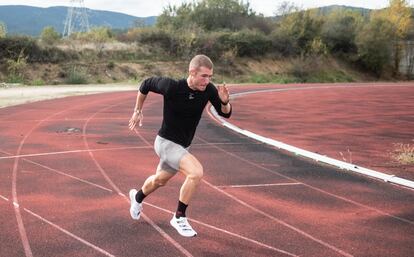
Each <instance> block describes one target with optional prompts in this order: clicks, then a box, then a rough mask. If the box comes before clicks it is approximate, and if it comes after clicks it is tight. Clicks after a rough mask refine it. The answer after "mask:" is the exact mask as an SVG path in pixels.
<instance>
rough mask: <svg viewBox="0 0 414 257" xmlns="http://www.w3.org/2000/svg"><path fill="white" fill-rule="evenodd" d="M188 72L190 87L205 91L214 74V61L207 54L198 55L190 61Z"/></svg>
mask: <svg viewBox="0 0 414 257" xmlns="http://www.w3.org/2000/svg"><path fill="white" fill-rule="evenodd" d="M188 73H189V75H188V80H187V81H188V84H189V86H190V88H191V89H193V90H198V91H204V90H205V89H206V86H207V85H208V83H210V80H211V78H212V76H213V62H212V61H211V60H210V58H208V57H207V56H205V55H196V56H194V58H193V59H192V60H191V61H190V65H189V67H188Z"/></svg>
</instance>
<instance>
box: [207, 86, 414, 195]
mask: <svg viewBox="0 0 414 257" xmlns="http://www.w3.org/2000/svg"><path fill="white" fill-rule="evenodd" d="M367 86H368V85H366V86H363V85H362V86H353V87H367ZM369 86H371V87H372V86H374V85H369ZM379 86H386V85H379ZM336 87H338V88H339V87H341V86H336ZM321 88H332V86H315V87H306V88H300V87H299V88H283V89H265V90H257V91H250V92H243V93H237V94H233V95H232V98H234V97H239V96H243V95H247V94H255V93H262V92H280V91H289V90H310V89H321ZM341 88H343V87H341ZM210 112H211V113H212V115H213V116H214V118H215V119H216V120H218V121H219V122H220V123H221V124H222V125H223V126H225V127H227V128H229V129H231V130H233V131H235V132H237V133H239V134H242V135H245V136H247V137H249V138H252V139H254V140H256V141H259V142H262V143H265V144H268V145H271V146H274V147H276V148H279V149H283V150H286V151H288V152H291V153H294V154H296V155H299V156H303V157H306V158H310V159H312V160H315V161H317V162H323V163H326V164H330V165H333V166H335V167H338V168H340V169H344V170H348V171H353V172H356V173H359V174H363V175H366V176H369V177H373V178H376V179H380V180H382V181H384V182H389V183H394V184H397V185H401V186H405V187H408V188H411V189H414V181H411V180H407V179H404V178H400V177H397V176H395V175H390V174H386V173H382V172H378V171H375V170H371V169H367V168H364V167H361V166H358V165H355V164H352V163H347V162H343V161H339V160H336V159H333V158H330V157H327V156H323V155H320V154H317V153H314V152H310V151H307V150H304V149H301V148H298V147H295V146H291V145H288V144H285V143H283V142H280V141H276V140H273V139H271V138H267V137H263V136H260V135H258V134H255V133H253V132H251V131H248V130H244V129H241V128H239V127H237V126H235V125H233V124H231V123H229V122H227V121H226V120H224V119H223V118H222V117H220V116H219V115H218V114H217V112H216V110H215V109H214V107H213V106H211V107H210Z"/></svg>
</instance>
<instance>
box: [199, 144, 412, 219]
mask: <svg viewBox="0 0 414 257" xmlns="http://www.w3.org/2000/svg"><path fill="white" fill-rule="evenodd" d="M198 138H200V137H198ZM200 140H204V139H202V138H200ZM204 141H205V140H204ZM205 142H207V141H205ZM213 147H215V148H217V149H219V150H220V151H222V152H224V153H226V154H228V155H230V156H233V157H234V158H236V159H239V160H240V161H242V162H246V163H248V164H250V165H252V166H254V167H257V168H259V169H262V170H264V171H267V172H270V173H272V174H276V175H279V176H281V177H282V178H286V179H288V180H291V181H294V182H298V183H302V184H303V185H304V186H306V187H308V188H311V189H313V190H315V191H318V192H320V193H322V194H326V195H329V196H331V197H334V198H336V199H340V200H343V201H345V202H348V203H352V204H354V205H356V206H359V207H362V208H365V209H368V210H372V211H375V212H377V213H380V214H382V215H384V216H387V217H390V218H394V219H396V220H399V221H402V222H404V223H409V224H411V225H414V221H412V220H408V219H406V218H402V217H398V216H395V215H392V214H390V213H387V212H385V211H382V210H379V209H376V208H374V207H371V206H368V205H365V204H362V203H359V202H357V201H354V200H351V199H348V198H346V197H343V196H339V195H336V194H333V193H330V192H328V191H325V190H323V189H320V188H317V187H314V186H312V185H309V184H307V183H304V182H301V181H299V180H297V179H294V178H291V177H289V176H287V175H284V174H282V173H279V172H277V171H274V170H272V169H269V168H266V167H263V166H261V165H259V164H257V163H254V162H251V161H249V160H246V159H245V158H242V157H240V156H238V155H236V154H233V153H230V152H229V151H226V150H225V149H223V148H221V147H219V146H215V145H213Z"/></svg>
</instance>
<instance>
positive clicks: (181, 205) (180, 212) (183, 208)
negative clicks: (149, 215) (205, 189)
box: [175, 201, 188, 219]
mask: <svg viewBox="0 0 414 257" xmlns="http://www.w3.org/2000/svg"><path fill="white" fill-rule="evenodd" d="M187 207H188V205H187V204H185V203H183V202H181V201H178V207H177V211H176V212H175V217H176V218H177V219H178V218H180V217H185V211H186V210H187Z"/></svg>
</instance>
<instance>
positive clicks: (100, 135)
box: [0, 86, 414, 256]
mask: <svg viewBox="0 0 414 257" xmlns="http://www.w3.org/2000/svg"><path fill="white" fill-rule="evenodd" d="M278 87H279V86H275V87H273V88H278ZM259 88H260V87H259ZM257 89H258V87H244V88H232V92H241V91H248V90H257ZM135 94H136V92H125V93H110V94H99V95H90V96H82V97H69V98H64V99H57V100H51V101H43V102H38V103H33V104H26V105H20V106H16V107H9V108H3V109H0V120H1V123H0V127H1V131H2V133H1V137H0V210H1V223H0V224H1V225H0V231H1V233H0V246H1V247H0V256H412V254H413V252H414V205H413V204H412V203H413V202H414V192H413V190H409V189H406V188H401V187H397V186H394V185H390V184H386V183H383V182H381V181H376V180H373V179H370V178H366V177H362V176H358V175H355V174H352V173H348V172H344V171H339V170H337V169H334V168H332V167H328V166H321V165H318V164H317V163H314V162H311V161H308V160H305V159H300V158H297V157H294V156H291V155H290V154H288V153H285V152H283V151H277V150H275V149H273V148H271V147H268V146H266V145H263V144H260V143H258V142H255V141H253V140H251V139H248V138H245V137H244V136H240V135H238V134H235V133H234V132H231V131H228V130H226V129H225V128H223V127H221V126H220V125H218V123H217V122H215V121H214V120H212V119H210V118H209V117H208V115H205V116H204V119H202V121H201V123H200V126H199V129H198V131H197V135H196V138H195V140H194V143H193V146H192V148H191V151H192V152H193V153H194V154H195V155H196V156H197V157H198V158H199V159H200V160H201V162H202V163H203V164H204V169H205V177H204V181H203V183H202V185H201V187H200V188H199V191H198V193H197V195H196V196H195V199H194V200H193V202H192V203H191V205H190V208H189V211H188V212H189V213H188V214H189V217H190V218H191V221H192V224H193V227H194V228H195V229H196V230H197V232H198V233H199V235H198V236H197V237H196V238H191V239H187V238H182V237H180V236H178V234H177V233H176V232H175V230H174V229H173V228H171V227H170V225H169V219H170V218H171V216H172V212H173V211H174V210H175V207H176V201H177V200H176V198H177V195H178V190H179V186H180V184H181V183H182V181H183V178H182V177H181V176H177V177H175V178H174V179H173V180H172V181H171V182H170V183H169V184H168V185H167V186H166V187H164V188H162V189H160V190H159V191H157V192H156V193H155V194H153V195H151V196H150V197H148V198H147V200H146V203H147V204H146V205H145V206H144V214H145V215H144V216H143V218H142V221H138V222H135V221H133V220H132V219H131V218H130V217H129V212H128V208H129V202H128V201H129V200H128V199H127V197H126V195H127V193H128V191H129V189H130V188H131V187H137V186H139V185H141V184H142V182H143V181H144V179H145V178H146V177H147V176H149V175H150V174H152V173H153V169H154V167H155V166H156V164H157V159H156V156H155V154H154V152H153V150H152V142H153V140H154V138H155V135H156V132H157V130H158V128H159V124H160V121H161V120H160V119H161V118H160V117H161V103H162V98H161V97H159V96H156V95H154V94H153V95H151V97H149V98H148V99H147V102H146V105H145V112H144V113H145V117H144V126H143V127H142V128H139V130H136V131H135V132H131V131H129V130H128V129H127V122H128V119H129V116H130V112H131V108H132V106H133V105H134V102H135ZM242 99H243V100H242ZM246 101H248V100H246V98H238V99H235V100H234V110H235V111H234V118H235V120H237V119H240V116H238V115H239V114H238V112H237V108H238V106H242V103H245V102H246ZM250 106H254V105H250ZM240 110H242V109H240ZM241 113H242V112H241ZM244 118H246V119H249V118H250V119H254V118H257V117H244ZM257 123H260V121H257ZM256 127H259V126H257V125H256Z"/></svg>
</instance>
